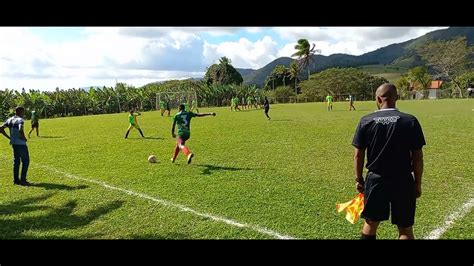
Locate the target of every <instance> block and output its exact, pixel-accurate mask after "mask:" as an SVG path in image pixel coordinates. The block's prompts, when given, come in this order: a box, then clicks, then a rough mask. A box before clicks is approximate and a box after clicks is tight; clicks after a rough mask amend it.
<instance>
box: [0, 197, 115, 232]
mask: <svg viewBox="0 0 474 266" xmlns="http://www.w3.org/2000/svg"><path fill="white" fill-rule="evenodd" d="M52 195H53V194H46V195H43V196H39V197H32V198H28V199H24V200H18V201H14V202H10V203H7V204H0V238H2V239H14V238H20V239H21V238H34V237H32V236H30V235H29V234H30V232H28V231H30V230H31V231H38V232H45V231H48V230H69V229H75V228H79V227H82V226H86V225H88V224H90V223H91V222H92V221H94V220H96V219H98V218H99V217H101V216H103V215H106V214H107V213H109V212H111V211H113V210H115V209H118V208H120V207H121V206H122V205H123V201H113V202H110V203H107V204H103V205H102V206H100V207H97V208H94V209H92V210H88V211H87V212H85V213H81V214H75V213H74V211H75V209H76V207H77V205H78V204H77V202H76V201H75V200H69V201H68V202H66V203H65V204H63V205H62V206H60V207H51V206H50V205H49V204H46V205H45V204H40V203H39V202H41V201H43V200H46V199H47V198H49V197H51V196H52ZM5 211H6V212H5ZM31 211H42V213H41V214H40V215H35V216H30V215H20V216H19V217H13V218H12V217H5V216H4V214H22V213H25V212H31ZM25 232H26V233H27V234H25ZM40 238H43V237H40ZM48 238H56V237H55V236H48Z"/></svg>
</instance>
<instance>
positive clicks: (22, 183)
mask: <svg viewBox="0 0 474 266" xmlns="http://www.w3.org/2000/svg"><path fill="white" fill-rule="evenodd" d="M20 185H21V186H25V187H29V186H32V185H33V184H32V183H30V182H28V181H26V180H22V181H20Z"/></svg>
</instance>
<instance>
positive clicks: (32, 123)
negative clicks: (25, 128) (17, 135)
mask: <svg viewBox="0 0 474 266" xmlns="http://www.w3.org/2000/svg"><path fill="white" fill-rule="evenodd" d="M39 125H40V124H39V122H31V127H32V128H34V127H39Z"/></svg>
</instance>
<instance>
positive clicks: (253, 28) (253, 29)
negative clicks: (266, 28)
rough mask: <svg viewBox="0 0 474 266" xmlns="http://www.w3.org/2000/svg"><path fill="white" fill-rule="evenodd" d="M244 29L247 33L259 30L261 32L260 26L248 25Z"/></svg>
mask: <svg viewBox="0 0 474 266" xmlns="http://www.w3.org/2000/svg"><path fill="white" fill-rule="evenodd" d="M245 30H246V31H247V32H249V33H259V32H262V28H261V27H248V28H245Z"/></svg>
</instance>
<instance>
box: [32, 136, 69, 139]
mask: <svg viewBox="0 0 474 266" xmlns="http://www.w3.org/2000/svg"><path fill="white" fill-rule="evenodd" d="M38 138H41V139H63V138H64V136H39V137H38Z"/></svg>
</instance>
